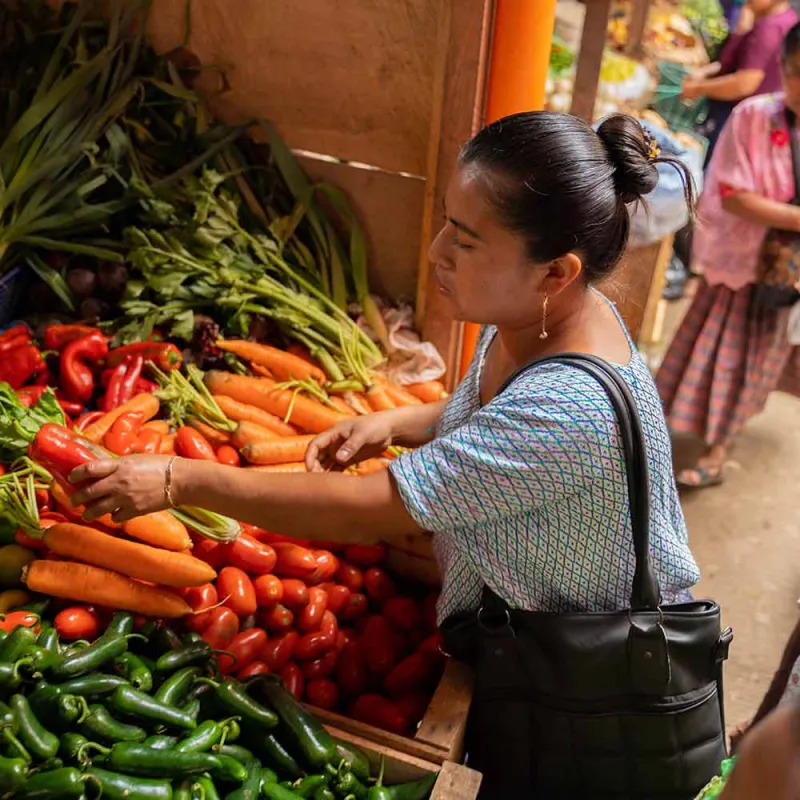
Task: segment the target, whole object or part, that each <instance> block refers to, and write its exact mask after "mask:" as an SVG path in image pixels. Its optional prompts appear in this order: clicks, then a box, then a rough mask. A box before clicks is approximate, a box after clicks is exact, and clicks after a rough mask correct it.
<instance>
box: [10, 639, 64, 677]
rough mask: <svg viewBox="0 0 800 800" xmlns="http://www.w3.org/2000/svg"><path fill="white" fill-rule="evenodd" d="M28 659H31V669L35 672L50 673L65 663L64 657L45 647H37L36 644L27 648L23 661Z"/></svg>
mask: <svg viewBox="0 0 800 800" xmlns="http://www.w3.org/2000/svg"><path fill="white" fill-rule="evenodd" d="M28 658H29V659H31V662H32V663H31V667H32V668H33V669H34V670H36V671H37V672H51V671H52V670H53V669H54V668H55V667H57V666H58V665H59V664H62V663H63V662H64V661H65V656H63V655H61V653H55V652H53V651H52V650H48V649H47V648H45V647H39V645H38V644H35V645H33V647H29V648H28V651H27V652H26V653H25V659H28ZM25 659H20V660H25Z"/></svg>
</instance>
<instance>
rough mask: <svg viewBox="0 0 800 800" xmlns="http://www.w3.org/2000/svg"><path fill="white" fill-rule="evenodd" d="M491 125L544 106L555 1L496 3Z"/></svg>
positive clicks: (470, 350) (465, 349)
mask: <svg viewBox="0 0 800 800" xmlns="http://www.w3.org/2000/svg"><path fill="white" fill-rule="evenodd" d="M495 3H496V5H495V16H494V33H493V41H492V56H491V62H490V67H489V86H488V96H487V102H486V122H487V123H488V122H493V121H494V120H496V119H500V118H501V117H505V116H508V115H509V114H515V113H517V112H519V111H535V110H537V109H540V108H542V107H543V106H544V89H545V82H546V81H547V70H548V67H549V64H550V48H551V45H552V42H553V27H554V25H555V11H556V0H495ZM478 331H479V327H478V326H477V325H474V324H472V323H465V324H464V326H463V333H462V341H461V364H460V369H459V377H463V376H464V373H465V372H466V371H467V369H468V368H469V364H470V361H472V356H473V354H474V352H475V345H476V343H477V340H478Z"/></svg>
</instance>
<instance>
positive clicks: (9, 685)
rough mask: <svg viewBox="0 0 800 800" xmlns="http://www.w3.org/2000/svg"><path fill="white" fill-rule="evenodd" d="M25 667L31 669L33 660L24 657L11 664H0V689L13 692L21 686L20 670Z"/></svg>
mask: <svg viewBox="0 0 800 800" xmlns="http://www.w3.org/2000/svg"><path fill="white" fill-rule="evenodd" d="M25 667H33V659H32V658H30V657H28V656H25V657H23V658H19V659H17V660H16V661H15V662H14V663H13V664H9V663H7V662H2V663H0V688H3V689H8V690H9V691H14V690H15V689H17V688H18V687H19V686H20V685H21V684H22V675H20V670H21V669H23V668H25Z"/></svg>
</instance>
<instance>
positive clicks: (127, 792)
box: [86, 767, 172, 800]
mask: <svg viewBox="0 0 800 800" xmlns="http://www.w3.org/2000/svg"><path fill="white" fill-rule="evenodd" d="M86 774H87V775H90V776H91V777H93V778H94V779H95V780H96V781H97V783H98V784H99V786H100V790H101V791H102V796H103V798H104V800H172V784H171V783H170V782H169V781H168V780H148V779H147V778H141V777H133V776H131V775H120V774H119V773H116V772H109V771H108V770H105V769H98V768H97V767H89V769H88V770H87V773H86Z"/></svg>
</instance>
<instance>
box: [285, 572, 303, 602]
mask: <svg viewBox="0 0 800 800" xmlns="http://www.w3.org/2000/svg"><path fill="white" fill-rule="evenodd" d="M283 602H284V603H285V604H286V605H287V606H289V607H290V608H302V607H303V606H307V605H308V586H306V585H305V583H303V581H300V580H298V579H297V578H284V579H283Z"/></svg>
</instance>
